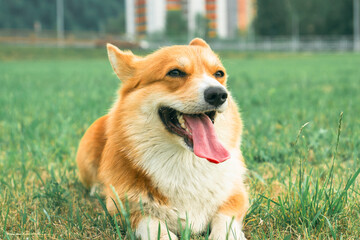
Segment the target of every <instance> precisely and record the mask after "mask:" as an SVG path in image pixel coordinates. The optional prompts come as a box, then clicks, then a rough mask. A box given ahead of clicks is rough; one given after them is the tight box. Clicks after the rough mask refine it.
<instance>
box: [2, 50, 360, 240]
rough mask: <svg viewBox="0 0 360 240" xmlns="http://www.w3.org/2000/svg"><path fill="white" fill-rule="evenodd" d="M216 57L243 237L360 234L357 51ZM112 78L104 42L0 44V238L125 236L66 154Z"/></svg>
mask: <svg viewBox="0 0 360 240" xmlns="http://www.w3.org/2000/svg"><path fill="white" fill-rule="evenodd" d="M221 57H222V60H223V62H224V65H225V67H226V68H227V71H228V73H229V75H230V77H229V88H230V89H231V91H232V94H233V96H234V97H235V99H236V101H237V102H238V104H239V106H240V108H241V112H242V117H243V119H244V122H245V129H244V135H243V144H242V150H243V153H244V156H245V158H246V162H247V166H248V168H249V172H248V181H247V183H248V186H249V191H250V198H251V207H250V209H249V211H248V215H247V217H246V219H245V228H244V229H245V234H246V236H247V237H248V238H249V239H359V237H360V196H359V195H360V177H357V175H358V174H359V169H360V162H359V160H360V137H359V136H360V67H359V66H360V55H359V54H352V53H321V54H320V53H317V54H311V53H300V54H295V53H291V54H290V53H264V54H262V53H239V54H238V53H229V52H224V53H222V54H221ZM118 85H119V81H118V79H117V78H116V76H115V75H114V74H113V73H112V69H111V67H110V64H109V63H108V61H107V57H106V51H105V50H103V49H60V50H59V49H51V48H44V49H43V48H37V49H31V48H21V47H19V48H15V47H10V48H9V47H4V46H2V47H0V239H60V238H63V239H81V238H88V239H116V238H119V233H120V235H121V237H122V238H124V237H125V234H126V233H125V230H124V229H119V228H118V227H117V226H118V225H117V222H116V224H114V223H115V222H114V219H112V217H111V216H109V215H108V214H107V213H106V211H105V210H104V208H103V207H102V204H103V200H102V199H101V198H100V197H90V196H89V194H88V192H87V191H86V190H85V189H84V188H83V187H82V186H81V184H80V183H79V180H78V178H77V167H76V163H75V155H76V149H77V145H78V142H79V140H80V138H81V136H82V135H83V133H84V132H85V130H86V129H87V127H88V126H89V125H90V124H91V123H92V122H93V121H94V120H95V119H97V118H98V117H100V116H102V115H104V114H105V113H106V111H107V109H109V107H110V106H111V103H112V102H113V100H114V97H115V94H116V91H115V89H116V88H117V87H118ZM342 113H343V114H342ZM356 177H357V178H356ZM119 224H120V222H119ZM132 237H133V236H132V234H131V233H128V234H127V238H132ZM184 238H185V239H186V238H188V237H184ZM192 238H200V239H201V238H204V236H192Z"/></svg>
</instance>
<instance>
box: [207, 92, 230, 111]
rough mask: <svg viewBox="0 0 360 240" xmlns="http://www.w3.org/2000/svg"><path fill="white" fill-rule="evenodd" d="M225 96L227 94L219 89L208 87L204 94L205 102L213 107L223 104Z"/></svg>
mask: <svg viewBox="0 0 360 240" xmlns="http://www.w3.org/2000/svg"><path fill="white" fill-rule="evenodd" d="M227 96H228V95H227V92H226V91H225V89H224V88H221V87H208V88H207V89H206V90H205V92H204V97H205V101H206V102H207V103H209V104H211V105H213V106H215V107H218V106H220V105H221V104H223V103H224V102H225V101H226V99H227Z"/></svg>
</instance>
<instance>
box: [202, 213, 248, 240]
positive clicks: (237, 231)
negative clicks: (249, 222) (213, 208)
mask: <svg viewBox="0 0 360 240" xmlns="http://www.w3.org/2000/svg"><path fill="white" fill-rule="evenodd" d="M211 228H212V230H211V234H210V236H209V238H210V239H212V240H246V238H245V234H244V233H243V231H242V227H241V222H238V221H235V220H234V219H232V218H231V217H229V216H225V215H221V214H219V215H218V216H216V217H215V218H214V219H213V222H212V224H211Z"/></svg>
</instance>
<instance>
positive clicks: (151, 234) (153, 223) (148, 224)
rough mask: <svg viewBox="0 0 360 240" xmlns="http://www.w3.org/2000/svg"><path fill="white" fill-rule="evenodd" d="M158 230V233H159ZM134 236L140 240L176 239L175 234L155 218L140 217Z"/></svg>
mask: <svg viewBox="0 0 360 240" xmlns="http://www.w3.org/2000/svg"><path fill="white" fill-rule="evenodd" d="M159 230H160V233H159ZM135 233H136V236H137V237H138V238H140V239H141V240H156V239H158V236H160V239H161V240H169V239H172V240H177V239H178V238H177V236H176V235H175V234H174V233H172V232H171V231H170V230H168V229H167V228H166V225H165V224H164V223H163V222H161V221H160V220H158V219H156V218H151V217H142V218H141V219H140V221H139V222H138V224H137V227H136V230H135Z"/></svg>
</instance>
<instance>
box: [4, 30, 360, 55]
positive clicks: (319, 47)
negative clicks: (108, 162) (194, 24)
mask: <svg viewBox="0 0 360 240" xmlns="http://www.w3.org/2000/svg"><path fill="white" fill-rule="evenodd" d="M56 36H57V35H56V31H44V30H42V31H41V32H34V31H32V30H0V44H1V43H3V44H18V45H38V46H61V47H64V46H65V47H102V46H103V45H105V43H106V42H112V43H114V44H116V45H118V46H119V47H122V48H146V49H156V48H159V47H161V46H166V45H173V44H186V43H187V42H188V41H189V40H190V39H188V40H187V41H184V39H182V40H176V39H172V40H170V39H167V38H166V37H162V38H159V39H151V38H148V39H147V40H146V39H143V40H141V41H129V40H127V39H126V38H125V37H120V36H116V35H109V34H105V33H101V32H67V33H66V34H65V38H64V39H57V37H56ZM208 41H209V43H210V44H211V47H212V48H213V49H215V50H231V51H232V50H235V51H356V50H357V51H360V42H358V43H357V42H355V41H354V38H353V37H352V36H331V37H329V36H310V37H299V38H292V37H291V36H286V37H261V38H260V37H256V38H252V39H249V38H247V39H246V38H238V39H233V40H221V39H209V40H208Z"/></svg>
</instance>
